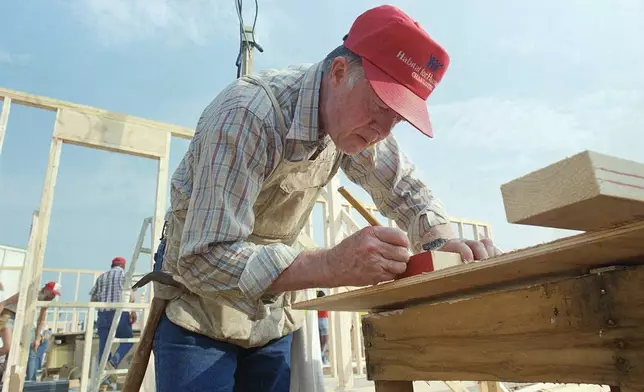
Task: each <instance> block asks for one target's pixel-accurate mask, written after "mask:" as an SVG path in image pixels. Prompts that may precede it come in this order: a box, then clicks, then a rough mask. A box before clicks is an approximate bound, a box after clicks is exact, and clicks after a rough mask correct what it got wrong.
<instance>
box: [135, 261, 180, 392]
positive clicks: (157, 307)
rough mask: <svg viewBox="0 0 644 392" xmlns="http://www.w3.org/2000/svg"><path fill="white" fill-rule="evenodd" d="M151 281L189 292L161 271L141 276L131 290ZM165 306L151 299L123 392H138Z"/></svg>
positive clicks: (163, 302) (160, 301) (158, 300)
mask: <svg viewBox="0 0 644 392" xmlns="http://www.w3.org/2000/svg"><path fill="white" fill-rule="evenodd" d="M151 281H154V282H159V283H162V284H165V285H168V286H174V287H176V288H178V289H181V291H183V292H184V293H189V292H190V291H189V290H188V289H187V288H186V286H184V285H183V284H182V283H179V282H177V281H176V280H174V279H173V278H172V275H169V274H167V273H165V272H161V271H154V272H150V273H149V274H147V275H145V276H143V278H141V280H139V281H138V282H136V284H135V285H134V286H132V288H133V289H137V288H140V287H143V286H145V285H146V284H148V283H150V282H151ZM167 304H168V300H165V299H161V298H157V297H154V298H152V304H151V305H150V313H149V315H148V320H147V321H146V323H145V327H144V329H143V332H142V334H141V340H140V341H139V345H138V346H137V347H136V350H135V351H134V355H133V356H132V363H131V364H130V368H129V369H128V371H127V376H126V377H125V384H124V386H123V392H138V391H139V390H140V389H141V384H142V383H143V377H145V372H146V370H147V368H148V362H149V361H150V353H151V352H152V343H153V342H154V335H155V334H156V330H157V326H158V325H159V320H160V319H161V316H162V315H163V312H164V311H165V307H166V305H167Z"/></svg>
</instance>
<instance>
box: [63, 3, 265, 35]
mask: <svg viewBox="0 0 644 392" xmlns="http://www.w3.org/2000/svg"><path fill="white" fill-rule="evenodd" d="M263 3H265V2H263ZM70 4H72V7H73V10H74V12H75V14H76V15H77V17H78V18H79V19H80V20H81V21H83V23H85V24H86V25H87V26H88V27H89V28H90V29H91V30H93V31H94V32H95V33H96V34H97V35H98V36H99V38H100V40H101V42H102V43H103V44H106V45H117V44H122V43H125V42H132V41H142V40H149V39H159V40H163V41H165V42H170V43H172V42H185V41H188V42H191V43H193V44H197V45H204V44H206V43H207V42H209V41H211V40H218V41H221V40H225V41H231V40H232V41H237V40H238V39H239V19H238V16H237V12H236V9H235V6H234V3H233V2H232V1H226V2H223V1H211V0H76V1H75V2H73V3H70ZM263 6H264V7H266V5H265V4H263ZM243 11H244V13H243V18H244V23H245V24H246V25H252V22H253V17H254V14H255V7H254V3H253V2H250V3H247V4H246V5H244V10H243ZM264 31H266V21H265V20H262V21H261V23H260V22H259V21H258V25H257V33H260V32H264Z"/></svg>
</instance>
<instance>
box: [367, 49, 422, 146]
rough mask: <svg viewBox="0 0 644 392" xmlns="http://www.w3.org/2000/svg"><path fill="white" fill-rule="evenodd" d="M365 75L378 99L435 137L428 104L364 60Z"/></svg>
mask: <svg viewBox="0 0 644 392" xmlns="http://www.w3.org/2000/svg"><path fill="white" fill-rule="evenodd" d="M362 64H363V66H364V73H365V76H366V77H367V79H368V80H369V83H370V84H371V88H373V90H374V91H375V92H376V94H377V95H378V97H379V98H380V99H381V100H382V101H383V102H384V103H385V105H387V106H389V107H390V108H391V109H392V110H393V111H395V112H396V113H398V114H399V115H400V116H401V117H402V118H404V119H405V120H406V121H407V122H408V123H410V124H411V125H413V126H414V127H415V128H416V129H418V130H419V131H421V132H422V133H424V134H425V135H427V136H429V137H434V133H433V131H432V124H431V122H430V121H429V112H428V111H427V102H425V100H424V99H422V98H421V97H419V96H418V95H416V94H414V93H413V92H412V91H411V90H410V89H408V88H407V87H405V86H403V85H402V84H400V83H398V82H397V81H396V80H395V79H394V78H392V77H391V76H389V75H387V74H386V73H384V72H383V71H381V70H380V68H378V67H377V66H375V65H374V64H373V63H372V62H370V61H369V60H367V59H365V58H362Z"/></svg>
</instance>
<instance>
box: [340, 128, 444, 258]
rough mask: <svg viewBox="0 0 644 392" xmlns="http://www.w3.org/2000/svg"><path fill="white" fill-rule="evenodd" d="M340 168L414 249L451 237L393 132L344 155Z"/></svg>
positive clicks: (441, 212)
mask: <svg viewBox="0 0 644 392" xmlns="http://www.w3.org/2000/svg"><path fill="white" fill-rule="evenodd" d="M342 170H343V172H344V173H345V174H346V175H347V177H348V178H349V180H351V181H352V182H354V183H356V184H357V185H359V186H361V187H362V188H363V189H364V190H366V191H367V192H368V193H369V195H370V196H371V198H372V199H373V201H374V203H375V204H376V207H377V208H378V210H379V212H380V213H382V214H383V215H384V216H385V217H387V218H389V219H393V220H394V221H395V222H396V224H397V225H398V226H399V227H400V228H401V229H402V230H404V231H406V232H407V235H408V237H409V240H410V242H411V245H412V248H413V250H414V251H415V252H420V251H422V246H423V244H425V243H428V242H430V241H433V240H435V239H439V238H444V239H449V238H452V229H451V224H450V221H449V218H448V216H447V213H446V211H445V208H444V206H443V204H442V203H441V202H440V200H439V199H437V198H436V197H434V195H433V194H432V192H431V190H430V189H429V188H428V187H427V186H426V185H425V184H424V183H423V182H422V181H421V180H420V179H418V177H417V175H416V171H415V167H414V165H413V164H412V163H411V162H410V160H409V159H408V158H407V157H406V156H405V155H404V154H403V152H402V151H401V150H400V146H399V145H398V142H397V141H396V139H395V138H394V136H393V135H389V136H388V137H387V138H386V139H384V140H382V141H381V142H379V143H377V144H375V145H373V146H371V147H369V148H367V149H365V150H364V151H362V152H361V153H360V154H358V155H353V156H346V157H345V158H344V159H343V162H342Z"/></svg>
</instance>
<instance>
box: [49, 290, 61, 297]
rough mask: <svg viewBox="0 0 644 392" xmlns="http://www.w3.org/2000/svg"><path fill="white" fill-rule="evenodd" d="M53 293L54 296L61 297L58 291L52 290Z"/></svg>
mask: <svg viewBox="0 0 644 392" xmlns="http://www.w3.org/2000/svg"><path fill="white" fill-rule="evenodd" d="M51 292H52V293H54V295H57V296H59V297H60V293H59V292H58V291H56V290H52V291H51Z"/></svg>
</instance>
